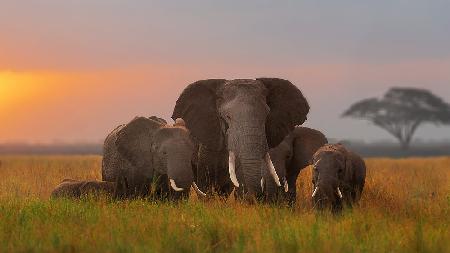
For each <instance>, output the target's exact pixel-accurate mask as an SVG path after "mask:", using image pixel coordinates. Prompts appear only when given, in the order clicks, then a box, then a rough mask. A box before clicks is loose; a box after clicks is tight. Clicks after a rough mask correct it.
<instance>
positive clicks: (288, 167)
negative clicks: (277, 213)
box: [261, 126, 328, 206]
mask: <svg viewBox="0 0 450 253" xmlns="http://www.w3.org/2000/svg"><path fill="white" fill-rule="evenodd" d="M327 143H328V140H327V138H326V137H325V135H324V134H323V133H322V132H320V131H318V130H315V129H311V128H307V127H301V126H296V127H295V129H294V131H292V132H291V133H290V134H289V135H287V136H286V137H285V138H284V140H283V141H282V142H281V143H280V144H279V145H278V146H276V147H275V148H272V149H270V151H269V154H270V157H271V158H272V161H273V164H274V166H275V170H276V172H277V175H278V176H279V177H280V178H282V179H283V180H282V181H284V185H283V188H280V187H277V185H276V184H275V181H274V180H273V178H272V177H271V175H270V174H269V173H267V169H266V168H263V169H262V171H261V173H262V174H263V178H262V181H261V188H262V191H263V193H264V198H265V201H267V202H272V203H273V202H278V203H283V202H285V201H287V203H288V204H289V205H291V206H292V205H294V204H295V202H296V199H297V189H296V188H297V187H296V185H297V177H298V174H299V173H300V171H301V170H302V169H303V168H305V167H306V166H308V165H311V164H312V163H311V161H312V157H313V155H314V153H315V152H316V151H317V150H318V149H319V148H320V147H322V146H323V145H325V144H327ZM263 167H264V166H263Z"/></svg>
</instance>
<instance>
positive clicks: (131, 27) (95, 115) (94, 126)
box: [0, 0, 450, 143]
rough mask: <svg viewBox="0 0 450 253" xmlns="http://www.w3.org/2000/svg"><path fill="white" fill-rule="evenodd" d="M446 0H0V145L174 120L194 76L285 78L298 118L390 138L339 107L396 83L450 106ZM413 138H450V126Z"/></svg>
mask: <svg viewBox="0 0 450 253" xmlns="http://www.w3.org/2000/svg"><path fill="white" fill-rule="evenodd" d="M449 11H450V1H445V0H442V1H439V0H436V1H422V0H401V1H400V0H398V1H392V0H390V1H356V0H355V1H317V0H316V1H220V2H219V1H210V0H204V1H123V0H103V1H101V0H95V1H94V0H79V1H75V0H73V1H72V0H67V1H61V0H54V1H48V0H29V1H16V0H9V1H8V0H0V120H1V121H0V143H1V142H24V141H26V142H53V141H61V142H98V141H101V140H103V138H104V137H105V136H106V134H107V133H108V132H109V131H111V130H112V129H113V128H114V127H115V126H116V125H118V124H121V123H125V122H127V121H129V120H130V119H132V118H133V117H134V116H135V115H147V116H150V115H159V116H162V117H163V118H166V119H169V117H170V115H171V112H172V109H173V106H174V104H175V101H176V99H177V97H178V95H179V94H180V92H181V91H182V90H183V88H184V87H185V86H186V85H188V84H189V83H191V82H194V81H196V80H199V79H206V78H227V79H234V78H255V77H262V76H266V77H281V78H285V79H289V80H290V81H292V82H293V83H294V84H296V85H297V86H298V87H299V88H300V89H301V90H302V91H303V93H304V94H305V96H306V97H307V99H308V100H309V102H310V105H311V112H310V114H309V117H308V118H309V119H308V122H307V124H306V125H308V126H311V127H314V128H317V129H320V130H322V131H324V132H325V134H327V135H328V136H330V137H334V138H339V139H359V140H369V141H370V140H377V139H391V137H390V136H389V135H388V134H387V133H385V132H384V131H383V130H381V129H378V128H376V127H373V126H371V125H370V124H368V123H367V122H364V121H356V120H352V119H342V118H340V114H341V113H342V112H343V111H344V110H345V109H347V108H348V106H349V105H350V104H351V103H353V102H355V101H358V100H359V99H362V98H367V97H379V96H382V94H383V93H384V92H386V91H387V89H388V88H389V87H392V86H411V87H426V88H428V89H430V90H431V91H432V92H433V93H435V94H437V95H439V96H441V97H442V98H443V99H444V100H446V101H450V15H449ZM417 137H418V138H421V139H425V140H428V139H433V140H440V139H443V138H447V139H450V127H449V126H447V127H439V128H437V127H433V126H427V127H423V128H420V129H419V131H418V135H417Z"/></svg>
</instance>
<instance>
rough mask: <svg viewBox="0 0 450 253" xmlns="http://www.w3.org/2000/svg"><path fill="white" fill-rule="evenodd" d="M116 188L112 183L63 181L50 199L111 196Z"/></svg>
mask: <svg viewBox="0 0 450 253" xmlns="http://www.w3.org/2000/svg"><path fill="white" fill-rule="evenodd" d="M115 188H116V183H114V182H104V181H95V180H91V181H79V180H73V179H64V180H63V181H62V182H61V183H60V184H59V185H58V186H57V187H56V188H55V189H54V190H53V191H52V193H51V195H50V197H51V198H81V197H83V196H86V195H94V196H97V195H99V194H104V195H109V196H113V194H114V191H115Z"/></svg>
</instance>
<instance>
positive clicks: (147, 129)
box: [116, 117, 163, 168]
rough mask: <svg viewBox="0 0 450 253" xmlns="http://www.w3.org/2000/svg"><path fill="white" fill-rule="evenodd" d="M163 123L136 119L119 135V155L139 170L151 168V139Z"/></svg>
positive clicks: (142, 118) (141, 118) (117, 145)
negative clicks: (143, 167) (144, 167)
mask: <svg viewBox="0 0 450 253" xmlns="http://www.w3.org/2000/svg"><path fill="white" fill-rule="evenodd" d="M161 126H163V124H162V123H161V122H158V121H155V120H152V119H148V118H144V117H136V118H134V119H133V120H132V121H131V122H130V123H128V124H127V125H125V126H124V127H123V128H122V129H121V130H120V131H119V132H118V134H117V139H116V147H117V151H118V152H119V154H120V155H121V156H122V157H124V158H125V159H126V160H128V161H129V162H130V163H131V164H132V165H133V166H136V167H138V168H140V167H142V166H149V165H150V164H151V162H152V156H151V139H152V135H153V132H154V131H155V130H157V129H159V128H160V127H161Z"/></svg>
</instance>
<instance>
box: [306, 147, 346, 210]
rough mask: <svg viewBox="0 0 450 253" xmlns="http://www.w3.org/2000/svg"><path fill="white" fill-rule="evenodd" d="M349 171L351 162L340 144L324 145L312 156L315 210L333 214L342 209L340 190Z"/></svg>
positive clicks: (341, 193) (341, 192)
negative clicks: (325, 210) (329, 211)
mask: <svg viewBox="0 0 450 253" xmlns="http://www.w3.org/2000/svg"><path fill="white" fill-rule="evenodd" d="M350 171H352V161H351V159H350V158H349V154H348V151H347V150H346V149H345V148H344V147H343V146H342V145H340V144H334V145H331V144H328V145H325V146H323V147H322V148H320V149H319V150H318V151H317V152H316V153H315V154H314V157H313V175H312V184H313V193H312V201H313V204H314V207H315V208H316V209H319V210H322V209H331V210H332V211H333V212H338V211H340V210H341V209H342V204H343V191H342V189H343V186H344V184H345V182H346V181H348V180H347V179H346V177H347V176H348V174H349V172H350Z"/></svg>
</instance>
